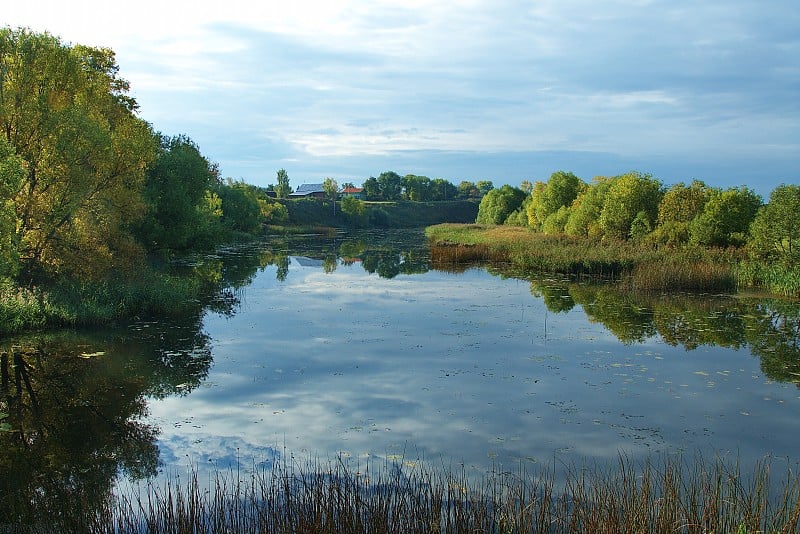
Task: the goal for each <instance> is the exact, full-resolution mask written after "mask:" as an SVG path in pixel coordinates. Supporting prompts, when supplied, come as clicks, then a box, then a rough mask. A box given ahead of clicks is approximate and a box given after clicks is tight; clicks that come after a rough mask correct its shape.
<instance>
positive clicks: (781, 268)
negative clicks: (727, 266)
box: [737, 261, 800, 298]
mask: <svg viewBox="0 0 800 534" xmlns="http://www.w3.org/2000/svg"><path fill="white" fill-rule="evenodd" d="M737 274H738V277H739V283H740V285H741V286H743V287H759V286H760V287H765V288H767V289H768V290H769V291H770V292H772V293H775V294H776V295H781V296H784V297H790V298H798V297H800V266H798V265H785V264H782V263H763V262H756V261H746V262H742V263H741V264H740V265H739V268H738V271H737Z"/></svg>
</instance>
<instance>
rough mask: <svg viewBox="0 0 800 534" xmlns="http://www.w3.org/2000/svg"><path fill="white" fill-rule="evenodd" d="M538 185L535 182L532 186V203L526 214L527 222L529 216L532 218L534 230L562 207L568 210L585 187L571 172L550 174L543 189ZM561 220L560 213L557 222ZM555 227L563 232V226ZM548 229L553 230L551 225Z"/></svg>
mask: <svg viewBox="0 0 800 534" xmlns="http://www.w3.org/2000/svg"><path fill="white" fill-rule="evenodd" d="M540 183H541V182H537V183H536V184H534V185H533V186H532V189H531V195H532V196H533V202H532V203H531V205H530V206H529V213H528V218H529V220H530V219H531V215H532V216H533V221H534V224H533V226H534V227H536V228H541V227H542V226H543V225H544V222H545V221H546V220H547V218H548V217H550V216H551V215H555V214H556V212H558V211H559V210H560V209H561V208H562V207H567V208H569V207H570V206H572V203H573V202H574V201H575V199H576V198H577V196H578V194H579V193H580V192H581V191H582V190H583V189H584V187H585V186H586V184H585V183H584V182H583V180H581V179H580V178H578V177H577V176H575V175H574V174H572V173H571V172H564V171H557V172H554V173H553V174H551V175H550V179H549V180H548V181H547V184H546V185H545V186H544V187H542V186H540V185H538V184H540ZM563 218H564V217H563V212H562V215H560V216H559V220H563ZM551 223H552V221H551ZM555 226H556V227H560V228H561V230H559V231H563V225H561V224H559V225H555ZM548 228H553V225H552V224H549V225H548Z"/></svg>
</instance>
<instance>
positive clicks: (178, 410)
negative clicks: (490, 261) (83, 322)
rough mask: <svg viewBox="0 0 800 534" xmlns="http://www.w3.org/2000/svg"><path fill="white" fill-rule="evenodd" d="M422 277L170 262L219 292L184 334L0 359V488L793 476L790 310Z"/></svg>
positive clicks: (363, 246) (333, 259)
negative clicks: (405, 476) (315, 463)
mask: <svg viewBox="0 0 800 534" xmlns="http://www.w3.org/2000/svg"><path fill="white" fill-rule="evenodd" d="M433 267H434V266H431V265H430V263H429V260H428V256H427V250H426V246H425V243H424V238H423V236H422V234H421V233H418V232H417V233H411V234H409V233H407V232H406V233H402V234H401V233H393V232H387V233H383V234H374V233H373V234H369V233H365V234H360V235H351V236H346V235H339V236H336V237H320V236H312V237H297V238H291V239H281V240H272V241H267V242H265V243H261V244H257V245H252V244H251V245H243V246H240V247H231V248H229V249H226V250H223V251H220V253H219V254H218V255H216V256H214V257H212V258H192V259H190V260H187V261H186V262H185V264H184V265H183V267H182V268H183V269H194V270H195V271H197V272H204V273H206V275H207V276H216V277H218V278H220V279H221V280H222V282H223V284H224V285H225V287H226V289H225V290H224V291H223V292H222V293H221V294H220V295H219V296H218V297H217V298H216V299H215V300H214V301H213V302H212V303H211V304H210V305H208V306H207V307H205V308H204V309H203V311H201V312H199V313H198V315H197V316H196V317H191V318H187V319H186V320H183V321H176V322H169V323H150V322H146V321H140V322H136V323H134V324H131V325H120V326H119V327H118V328H115V329H107V330H105V331H103V332H66V333H54V334H50V335H48V336H29V337H27V338H19V339H16V340H11V341H5V342H4V344H3V347H2V349H3V362H2V367H3V377H4V378H3V380H4V388H5V389H6V391H7V392H8V393H9V396H8V398H9V399H12V397H14V396H15V395H16V397H18V402H17V401H14V402H10V404H9V406H10V408H12V409H10V410H9V413H0V417H3V419H2V420H0V424H2V425H3V427H2V429H1V430H0V440H2V441H4V442H6V443H5V444H4V452H2V453H0V457H1V458H0V469H2V470H3V472H4V474H5V475H9V476H12V477H13V476H17V477H21V478H26V479H27V480H31V478H35V477H37V476H39V477H40V478H41V477H42V473H43V472H47V473H49V474H48V476H47V477H44V478H42V480H45V482H42V484H45V483H52V484H56V485H57V484H59V483H60V482H59V481H58V480H57V479H58V478H68V477H71V478H70V480H73V481H74V480H76V479H77V480H82V478H81V477H83V479H86V484H87V485H91V484H93V483H95V482H96V483H97V485H98V488H100V489H98V492H99V493H103V492H104V491H107V490H108V487H109V485H108V484H110V483H111V481H112V480H113V479H114V477H115V474H116V473H117V472H121V473H123V474H125V475H128V476H129V477H131V478H139V477H148V476H153V475H154V474H156V473H157V472H158V473H162V474H169V473H174V472H185V471H186V469H187V468H189V467H192V468H193V469H198V470H200V471H203V470H206V469H208V470H213V469H228V468H232V467H234V466H235V467H236V468H237V469H242V468H243V469H247V468H252V467H257V466H264V465H266V466H269V465H270V463H271V462H274V461H280V460H285V459H287V458H300V459H308V458H312V459H314V458H315V459H322V460H327V459H331V458H340V457H341V458H347V459H349V460H348V461H351V462H362V461H363V462H367V461H372V460H376V459H377V460H382V459H386V460H388V461H395V460H398V459H401V458H402V459H424V461H425V462H426V463H428V464H429V465H432V466H434V467H435V466H444V467H445V468H450V467H458V468H459V469H460V468H461V466H464V468H465V469H467V470H468V471H469V472H473V473H483V472H485V471H486V470H487V469H497V468H500V469H510V470H516V469H517V468H518V467H519V466H520V465H523V466H527V467H534V468H535V466H537V465H539V466H551V465H554V464H561V465H563V464H580V463H585V462H592V463H594V462H599V463H603V462H606V461H609V462H612V463H613V462H615V461H616V460H617V458H618V456H619V455H620V454H624V455H626V456H627V457H629V458H634V459H636V458H645V457H648V456H652V455H655V456H658V455H663V454H673V453H684V454H685V455H687V456H689V457H692V456H694V455H696V454H702V455H703V456H704V457H706V458H713V457H714V456H724V457H726V458H731V459H734V460H736V459H738V460H739V461H740V463H741V464H743V465H745V466H747V465H751V464H753V463H755V462H756V461H758V460H760V459H763V458H764V457H765V456H767V455H772V456H775V457H777V458H781V459H783V460H785V461H788V462H790V463H791V464H792V465H794V464H795V462H796V459H797V457H798V456H797V455H798V446H797V443H798V442H800V390H798V383H800V345H798V339H799V338H800V311H799V308H798V306H797V304H796V303H791V302H786V301H779V300H769V299H763V298H748V297H742V296H739V297H731V296H708V295H706V296H686V295H683V296H672V297H666V296H652V295H651V296H635V295H630V294H620V293H618V292H616V291H615V290H614V289H613V286H611V285H609V284H605V285H602V284H601V285H593V284H588V283H574V282H568V281H563V280H553V279H547V278H539V279H534V280H533V281H532V280H530V279H522V278H516V277H512V276H508V275H507V274H504V273H502V272H501V269H500V268H499V267H494V268H489V269H488V270H487V269H486V268H480V267H474V268H469V269H457V270H453V269H450V268H445V267H442V266H438V268H433ZM209 273H211V274H209ZM20 369H21V370H22V371H19V370H20ZM20 373H21V374H20ZM15 388H16V389H15ZM12 391H15V392H16V393H14V394H11V392H12ZM16 397H15V398H16ZM15 410H16V411H15ZM20 437H22V439H20ZM20 443H27V445H24V446H22V445H19V444H20ZM51 477H55V478H56V480H52V481H51V482H47V481H46V480H49V478H51ZM95 479H96V480H95ZM93 481H94V482H93ZM106 482H107V483H108V484H107V483H106ZM62 483H63V480H62Z"/></svg>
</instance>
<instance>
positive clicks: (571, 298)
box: [531, 280, 800, 386]
mask: <svg viewBox="0 0 800 534" xmlns="http://www.w3.org/2000/svg"><path fill="white" fill-rule="evenodd" d="M531 294H533V295H534V296H535V297H541V298H542V300H543V302H544V303H545V305H546V306H547V308H548V310H549V311H551V312H553V313H563V312H568V311H570V310H571V309H572V308H573V307H575V306H576V305H579V306H580V307H581V308H582V309H583V310H584V311H585V313H586V316H587V318H588V319H589V320H590V321H593V322H597V323H601V324H602V325H603V326H605V327H606V328H607V329H608V330H609V331H610V332H613V333H614V335H615V336H616V337H617V338H618V339H619V340H620V341H622V342H623V343H629V344H630V343H644V342H646V341H647V340H648V339H651V338H654V337H656V336H658V337H659V338H660V339H662V340H663V341H664V342H665V343H668V344H670V345H673V346H681V347H683V348H685V349H686V350H695V349H697V348H698V347H701V346H719V347H728V348H733V349H740V348H749V349H750V351H751V352H752V354H753V355H754V356H758V357H759V358H760V360H761V370H762V372H763V373H764V374H765V375H766V376H768V377H769V378H771V379H772V380H776V381H780V382H794V383H796V384H798V386H800V303H797V302H792V301H788V300H783V299H775V298H752V297H749V298H748V297H733V296H725V295H659V294H633V293H630V292H623V291H620V290H617V289H616V288H615V287H614V286H613V285H609V284H595V285H591V284H578V283H569V282H564V281H561V282H558V281H553V280H536V281H532V282H531Z"/></svg>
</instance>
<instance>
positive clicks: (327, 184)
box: [322, 178, 339, 216]
mask: <svg viewBox="0 0 800 534" xmlns="http://www.w3.org/2000/svg"><path fill="white" fill-rule="evenodd" d="M322 190H323V191H325V196H326V197H327V198H328V200H330V201H331V203H332V204H333V215H334V216H336V199H337V198H338V197H339V184H338V183H336V180H334V179H333V178H325V181H324V182H322Z"/></svg>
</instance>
